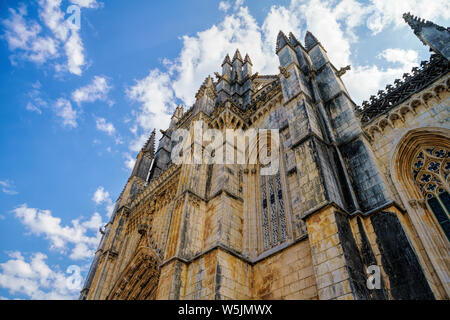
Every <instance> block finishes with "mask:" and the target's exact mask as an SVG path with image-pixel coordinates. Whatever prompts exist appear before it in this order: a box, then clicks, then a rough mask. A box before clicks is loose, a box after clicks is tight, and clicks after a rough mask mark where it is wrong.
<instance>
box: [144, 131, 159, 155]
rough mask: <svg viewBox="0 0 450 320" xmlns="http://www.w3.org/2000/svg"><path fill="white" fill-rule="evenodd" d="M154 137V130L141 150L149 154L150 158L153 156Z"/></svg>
mask: <svg viewBox="0 0 450 320" xmlns="http://www.w3.org/2000/svg"><path fill="white" fill-rule="evenodd" d="M155 135H156V130H155V129H153V131H152V133H151V134H150V137H149V138H148V140H147V142H146V143H145V145H144V147H143V148H142V150H143V151H144V152H149V153H150V155H151V156H152V157H153V156H154V155H155Z"/></svg>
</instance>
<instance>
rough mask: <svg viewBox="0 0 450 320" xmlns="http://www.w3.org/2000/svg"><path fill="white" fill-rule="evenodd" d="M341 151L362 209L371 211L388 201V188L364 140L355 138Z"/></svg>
mask: <svg viewBox="0 0 450 320" xmlns="http://www.w3.org/2000/svg"><path fill="white" fill-rule="evenodd" d="M341 152H342V155H343V157H344V159H345V160H346V165H347V170H348V172H349V174H350V179H351V182H352V185H353V190H354V191H355V194H356V197H357V200H358V203H359V205H360V207H361V209H362V210H364V211H369V210H370V209H374V208H377V207H379V206H381V205H384V204H385V203H387V202H388V200H389V199H388V195H387V190H386V188H385V186H384V183H383V181H382V179H381V177H380V174H379V172H378V170H377V167H376V166H375V163H374V162H373V159H372V158H371V157H370V154H369V150H368V149H367V147H366V146H365V144H364V142H363V141H362V140H360V139H358V140H354V141H352V142H350V143H348V144H346V145H345V146H342V147H341Z"/></svg>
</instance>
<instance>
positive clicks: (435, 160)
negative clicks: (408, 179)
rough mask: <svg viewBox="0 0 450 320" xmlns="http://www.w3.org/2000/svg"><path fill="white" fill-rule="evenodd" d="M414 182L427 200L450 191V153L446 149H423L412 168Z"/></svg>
mask: <svg viewBox="0 0 450 320" xmlns="http://www.w3.org/2000/svg"><path fill="white" fill-rule="evenodd" d="M411 171H412V174H413V178H414V182H415V183H416V185H417V186H418V188H419V189H420V191H421V192H422V194H423V195H424V197H425V199H431V198H432V197H437V196H439V195H440V194H442V193H443V192H445V191H447V192H448V191H449V173H450V153H449V150H447V149H446V148H436V147H426V148H423V149H421V150H420V151H419V152H418V153H417V155H416V157H415V161H414V164H413V166H412V168H411Z"/></svg>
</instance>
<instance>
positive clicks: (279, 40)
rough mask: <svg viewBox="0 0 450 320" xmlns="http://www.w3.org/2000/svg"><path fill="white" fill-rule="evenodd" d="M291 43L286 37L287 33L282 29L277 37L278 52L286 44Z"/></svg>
mask: <svg viewBox="0 0 450 320" xmlns="http://www.w3.org/2000/svg"><path fill="white" fill-rule="evenodd" d="M287 44H289V40H288V38H287V37H286V35H285V34H284V33H283V31H281V30H280V32H279V33H278V37H277V49H276V53H278V51H280V50H281V49H282V48H283V47H284V46H285V45H287Z"/></svg>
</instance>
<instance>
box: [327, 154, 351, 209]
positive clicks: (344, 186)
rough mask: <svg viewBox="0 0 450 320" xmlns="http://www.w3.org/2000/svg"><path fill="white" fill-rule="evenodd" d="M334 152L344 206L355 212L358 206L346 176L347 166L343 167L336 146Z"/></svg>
mask: <svg viewBox="0 0 450 320" xmlns="http://www.w3.org/2000/svg"><path fill="white" fill-rule="evenodd" d="M332 152H333V159H334V162H335V163H336V173H337V179H338V181H339V183H338V185H339V187H340V190H341V195H342V200H343V203H344V207H345V209H346V210H347V211H348V212H353V211H354V210H355V209H356V208H355V204H354V203H353V199H352V197H351V193H350V188H351V186H349V185H348V183H347V180H346V178H345V172H344V170H345V168H344V167H343V165H342V163H341V161H340V159H339V156H338V153H337V150H336V147H335V149H333V151H332Z"/></svg>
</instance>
